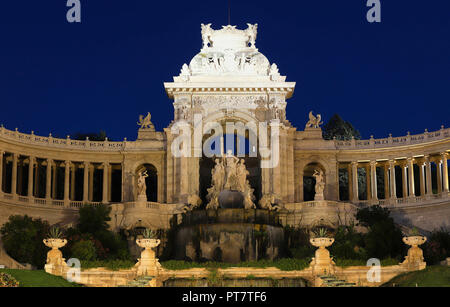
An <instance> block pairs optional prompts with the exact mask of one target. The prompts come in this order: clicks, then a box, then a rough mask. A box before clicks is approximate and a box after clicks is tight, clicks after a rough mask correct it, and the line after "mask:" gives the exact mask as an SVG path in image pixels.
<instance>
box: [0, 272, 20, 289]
mask: <svg viewBox="0 0 450 307" xmlns="http://www.w3.org/2000/svg"><path fill="white" fill-rule="evenodd" d="M18 286H19V282H18V281H17V280H16V279H15V278H14V277H12V276H11V275H9V274H7V273H3V272H0V288H16V287H18Z"/></svg>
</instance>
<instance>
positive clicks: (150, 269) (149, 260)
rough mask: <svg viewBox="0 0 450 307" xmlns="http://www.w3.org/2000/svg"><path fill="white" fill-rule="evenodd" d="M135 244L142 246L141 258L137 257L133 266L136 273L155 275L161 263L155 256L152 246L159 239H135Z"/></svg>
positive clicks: (157, 243) (139, 274) (158, 242)
mask: <svg viewBox="0 0 450 307" xmlns="http://www.w3.org/2000/svg"><path fill="white" fill-rule="evenodd" d="M136 243H137V245H139V246H140V247H142V248H144V250H143V251H142V252H141V258H140V259H138V262H137V263H136V265H135V267H136V268H137V275H138V276H141V275H146V276H157V275H158V271H159V270H160V269H161V264H160V263H159V261H158V258H156V256H155V251H154V250H153V248H155V247H157V246H158V245H159V244H160V243H161V240H159V239H137V240H136Z"/></svg>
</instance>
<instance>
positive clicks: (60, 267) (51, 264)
mask: <svg viewBox="0 0 450 307" xmlns="http://www.w3.org/2000/svg"><path fill="white" fill-rule="evenodd" d="M43 242H44V244H45V245H46V246H47V247H50V248H51V250H50V251H49V252H48V253H47V263H46V264H45V271H46V272H47V273H49V274H53V275H62V274H63V272H64V269H65V268H66V266H67V265H66V262H65V261H64V260H65V259H64V258H63V256H62V252H61V251H60V250H59V249H60V248H61V247H63V246H64V245H66V244H67V240H66V239H57V238H48V239H44V240H43Z"/></svg>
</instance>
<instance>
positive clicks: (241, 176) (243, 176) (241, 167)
mask: <svg viewBox="0 0 450 307" xmlns="http://www.w3.org/2000/svg"><path fill="white" fill-rule="evenodd" d="M248 174H249V172H248V170H247V168H246V167H245V161H244V159H241V161H240V162H239V164H238V166H237V177H238V183H239V188H238V190H239V191H244V190H245V184H246V182H247V175H248Z"/></svg>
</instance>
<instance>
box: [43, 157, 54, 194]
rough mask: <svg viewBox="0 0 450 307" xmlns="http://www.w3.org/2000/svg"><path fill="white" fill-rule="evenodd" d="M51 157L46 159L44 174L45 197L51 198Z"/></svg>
mask: <svg viewBox="0 0 450 307" xmlns="http://www.w3.org/2000/svg"><path fill="white" fill-rule="evenodd" d="M52 164H53V160H52V159H47V169H46V175H45V199H47V200H50V199H51V198H52Z"/></svg>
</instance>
